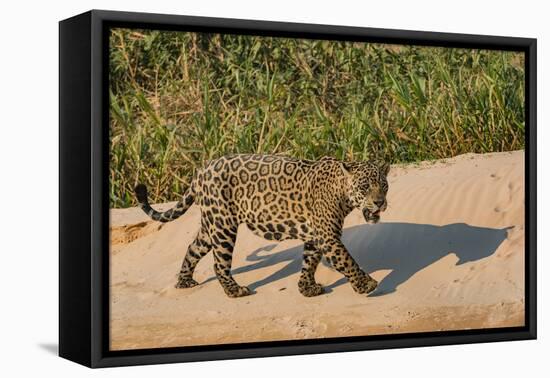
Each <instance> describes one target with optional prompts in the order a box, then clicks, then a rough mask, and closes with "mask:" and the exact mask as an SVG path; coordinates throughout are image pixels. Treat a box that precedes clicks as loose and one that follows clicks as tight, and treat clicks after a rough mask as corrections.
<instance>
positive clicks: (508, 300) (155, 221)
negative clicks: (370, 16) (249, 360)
mask: <svg viewBox="0 0 550 378" xmlns="http://www.w3.org/2000/svg"><path fill="white" fill-rule="evenodd" d="M59 70H60V84H59V85H60V109H59V115H60V252H59V253H60V260H59V261H60V270H59V272H60V273H59V274H60V277H59V290H60V293H59V294H60V295H59V300H60V308H59V310H60V311H59V321H60V326H59V330H60V331H59V348H60V349H59V351H60V355H61V356H62V357H65V358H68V359H70V360H73V361H76V362H78V363H81V364H84V365H87V366H90V367H106V366H117V365H135V364H152V363H164V362H179V361H198V360H213V359H229V358H242V357H260V356H275V355H290V354H304V353H321V352H336V351H351V350H367V349H379V348H398V347H411V346H427V345H444V344H455V343H474V342H488V341H504V340H521V339H531V338H535V337H536V296H535V292H536V287H535V282H536V276H535V273H536V270H535V264H536V245H535V235H536V234H535V233H536V223H535V215H536V193H535V188H536V181H535V179H536V178H535V172H536V169H535V168H536V167H535V164H536V162H535V156H536V154H535V140H536V139H535V135H536V134H535V132H536V128H535V126H536V120H535V110H536V97H535V93H536V40H534V39H526V38H514V37H496V36H480V35H463V34H443V33H433V32H414V31H402V30H383V29H371V28H354V27H341V26H326V25H309V24H291V23H278V22H264V21H246V20H232V19H214V18H202V17H187V16H172V15H158V14H142V13H124V12H110V11H95V10H94V11H90V12H87V13H85V14H82V15H79V16H75V17H73V18H70V19H67V20H64V21H61V22H60V66H59Z"/></svg>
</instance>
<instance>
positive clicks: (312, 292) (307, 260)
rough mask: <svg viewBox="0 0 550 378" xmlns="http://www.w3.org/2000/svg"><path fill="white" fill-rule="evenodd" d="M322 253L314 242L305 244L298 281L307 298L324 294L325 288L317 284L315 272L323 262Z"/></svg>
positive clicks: (301, 291)
mask: <svg viewBox="0 0 550 378" xmlns="http://www.w3.org/2000/svg"><path fill="white" fill-rule="evenodd" d="M321 257H322V253H321V251H319V250H317V249H316V248H315V246H314V245H313V243H312V242H306V243H305V244H304V260H303V264H302V273H301V275H300V280H299V281H298V290H300V293H302V295H303V296H305V297H314V296H317V295H320V294H323V293H324V292H325V290H324V289H323V286H321V285H320V284H318V283H317V282H315V271H316V270H317V266H318V265H319V262H320V261H321Z"/></svg>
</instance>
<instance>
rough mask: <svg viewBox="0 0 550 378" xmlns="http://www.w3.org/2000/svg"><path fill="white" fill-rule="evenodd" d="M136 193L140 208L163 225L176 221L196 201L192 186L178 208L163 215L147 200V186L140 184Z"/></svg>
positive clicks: (178, 204) (136, 188) (177, 205)
mask: <svg viewBox="0 0 550 378" xmlns="http://www.w3.org/2000/svg"><path fill="white" fill-rule="evenodd" d="M134 191H135V193H136V197H137V200H138V202H139V207H141V210H143V211H144V212H145V213H146V214H147V215H149V217H151V219H153V220H156V221H159V222H163V223H165V222H170V221H173V220H174V219H177V218H179V217H180V216H182V215H183V214H184V213H185V212H186V211H187V209H189V207H190V206H191V204H192V203H193V201H194V200H195V196H194V193H193V186H192V185H191V186H190V187H189V189H187V191H186V192H185V194H184V196H183V199H182V200H181V201H179V202H178V203H177V204H176V206H174V207H173V208H171V209H170V210H167V211H165V212H163V213H159V212H158V211H156V210H155V209H153V208H152V207H151V205H149V201H148V200H147V187H146V186H145V185H143V184H139V185H138V186H136V187H135V189H134Z"/></svg>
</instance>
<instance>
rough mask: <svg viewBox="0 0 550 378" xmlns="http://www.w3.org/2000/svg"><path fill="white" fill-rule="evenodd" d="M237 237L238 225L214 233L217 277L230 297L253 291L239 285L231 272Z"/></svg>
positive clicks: (213, 246)
mask: <svg viewBox="0 0 550 378" xmlns="http://www.w3.org/2000/svg"><path fill="white" fill-rule="evenodd" d="M236 239H237V227H236V226H235V227H227V228H224V229H223V230H216V231H214V233H213V235H212V251H213V253H214V271H215V272H216V277H218V280H219V281H220V284H221V285H222V287H223V290H224V291H225V294H227V296H228V297H231V298H237V297H244V296H245V295H249V294H250V293H251V291H250V289H249V288H247V287H246V286H239V284H238V283H237V282H236V281H235V279H234V278H233V276H232V274H231V260H232V259H233V248H234V246H235V240H236Z"/></svg>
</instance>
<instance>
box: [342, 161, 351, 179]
mask: <svg viewBox="0 0 550 378" xmlns="http://www.w3.org/2000/svg"><path fill="white" fill-rule="evenodd" d="M340 166H341V167H342V171H343V172H344V174H345V175H346V176H347V177H351V176H352V173H351V168H352V164H351V163H350V162H347V161H342V162H340Z"/></svg>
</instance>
